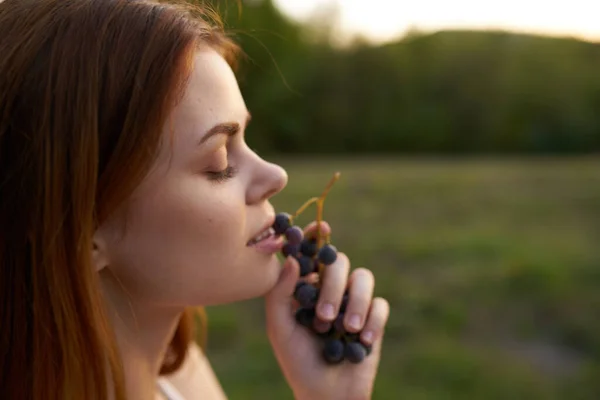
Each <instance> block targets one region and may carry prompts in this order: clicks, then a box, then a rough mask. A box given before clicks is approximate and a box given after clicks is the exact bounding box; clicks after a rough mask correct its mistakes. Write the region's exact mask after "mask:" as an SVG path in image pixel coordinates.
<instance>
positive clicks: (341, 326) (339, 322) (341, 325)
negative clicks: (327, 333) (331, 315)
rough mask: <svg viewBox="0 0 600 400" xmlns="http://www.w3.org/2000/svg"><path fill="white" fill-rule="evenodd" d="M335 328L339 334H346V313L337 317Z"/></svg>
mask: <svg viewBox="0 0 600 400" xmlns="http://www.w3.org/2000/svg"><path fill="white" fill-rule="evenodd" d="M333 327H334V328H335V330H336V331H337V332H339V333H342V334H343V333H345V332H346V328H344V313H343V312H342V313H339V314H338V316H337V317H336V319H335V321H333Z"/></svg>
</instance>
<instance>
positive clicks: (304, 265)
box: [297, 256, 313, 276]
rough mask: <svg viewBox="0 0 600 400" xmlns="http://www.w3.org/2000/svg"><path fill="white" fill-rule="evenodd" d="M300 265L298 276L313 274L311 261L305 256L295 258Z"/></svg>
mask: <svg viewBox="0 0 600 400" xmlns="http://www.w3.org/2000/svg"><path fill="white" fill-rule="evenodd" d="M297 260H298V264H300V276H306V275H308V274H310V273H311V272H313V260H312V259H310V258H309V257H306V256H301V257H299V258H297Z"/></svg>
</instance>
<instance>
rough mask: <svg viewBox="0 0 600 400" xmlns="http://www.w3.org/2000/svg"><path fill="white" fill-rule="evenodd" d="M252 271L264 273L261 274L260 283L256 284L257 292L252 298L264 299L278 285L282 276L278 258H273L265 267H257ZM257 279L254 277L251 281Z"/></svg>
mask: <svg viewBox="0 0 600 400" xmlns="http://www.w3.org/2000/svg"><path fill="white" fill-rule="evenodd" d="M252 270H254V271H263V272H262V273H261V274H260V278H261V279H260V281H258V282H256V286H255V288H256V291H255V292H254V294H253V295H252V296H250V297H251V298H254V297H262V296H264V295H266V294H267V293H269V292H270V291H271V289H273V288H274V287H275V285H276V284H277V281H278V280H279V275H280V274H281V263H280V262H279V260H278V259H277V257H275V256H273V257H272V258H270V259H269V260H268V261H267V262H266V263H264V265H256V266H255V267H253V268H252ZM256 278H257V276H254V277H253V278H250V279H252V280H256ZM250 279H249V280H250Z"/></svg>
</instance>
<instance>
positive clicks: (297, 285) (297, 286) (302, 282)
mask: <svg viewBox="0 0 600 400" xmlns="http://www.w3.org/2000/svg"><path fill="white" fill-rule="evenodd" d="M304 285H308V283H306V282H304V281H298V282H296V287H295V288H294V297H295V296H296V292H297V291H298V289H300V288H301V287H302V286H304Z"/></svg>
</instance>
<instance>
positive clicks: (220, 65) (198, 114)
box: [172, 49, 247, 145]
mask: <svg viewBox="0 0 600 400" xmlns="http://www.w3.org/2000/svg"><path fill="white" fill-rule="evenodd" d="M246 115H247V109H246V105H245V103H244V99H243V97H242V94H241V92H240V89H239V86H238V83H237V80H236V78H235V74H234V73H233V71H232V70H231V67H230V66H229V64H227V61H225V59H224V58H223V57H222V56H221V55H220V54H219V53H217V52H216V51H214V50H212V49H203V50H199V51H197V52H196V53H195V55H194V58H193V65H192V70H191V72H190V76H189V78H188V81H187V85H186V88H185V92H184V94H183V97H182V98H181V101H180V102H179V103H178V104H177V105H176V106H175V108H174V110H173V114H172V117H173V121H172V122H173V125H174V126H173V127H174V128H175V132H176V135H177V136H179V137H180V138H181V139H182V141H184V142H186V145H187V144H189V140H194V141H198V140H199V139H200V138H201V137H202V136H203V135H204V134H205V133H206V131H208V130H209V129H210V128H211V127H213V126H214V125H216V124H220V123H224V122H238V123H243V121H245V119H246Z"/></svg>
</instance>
